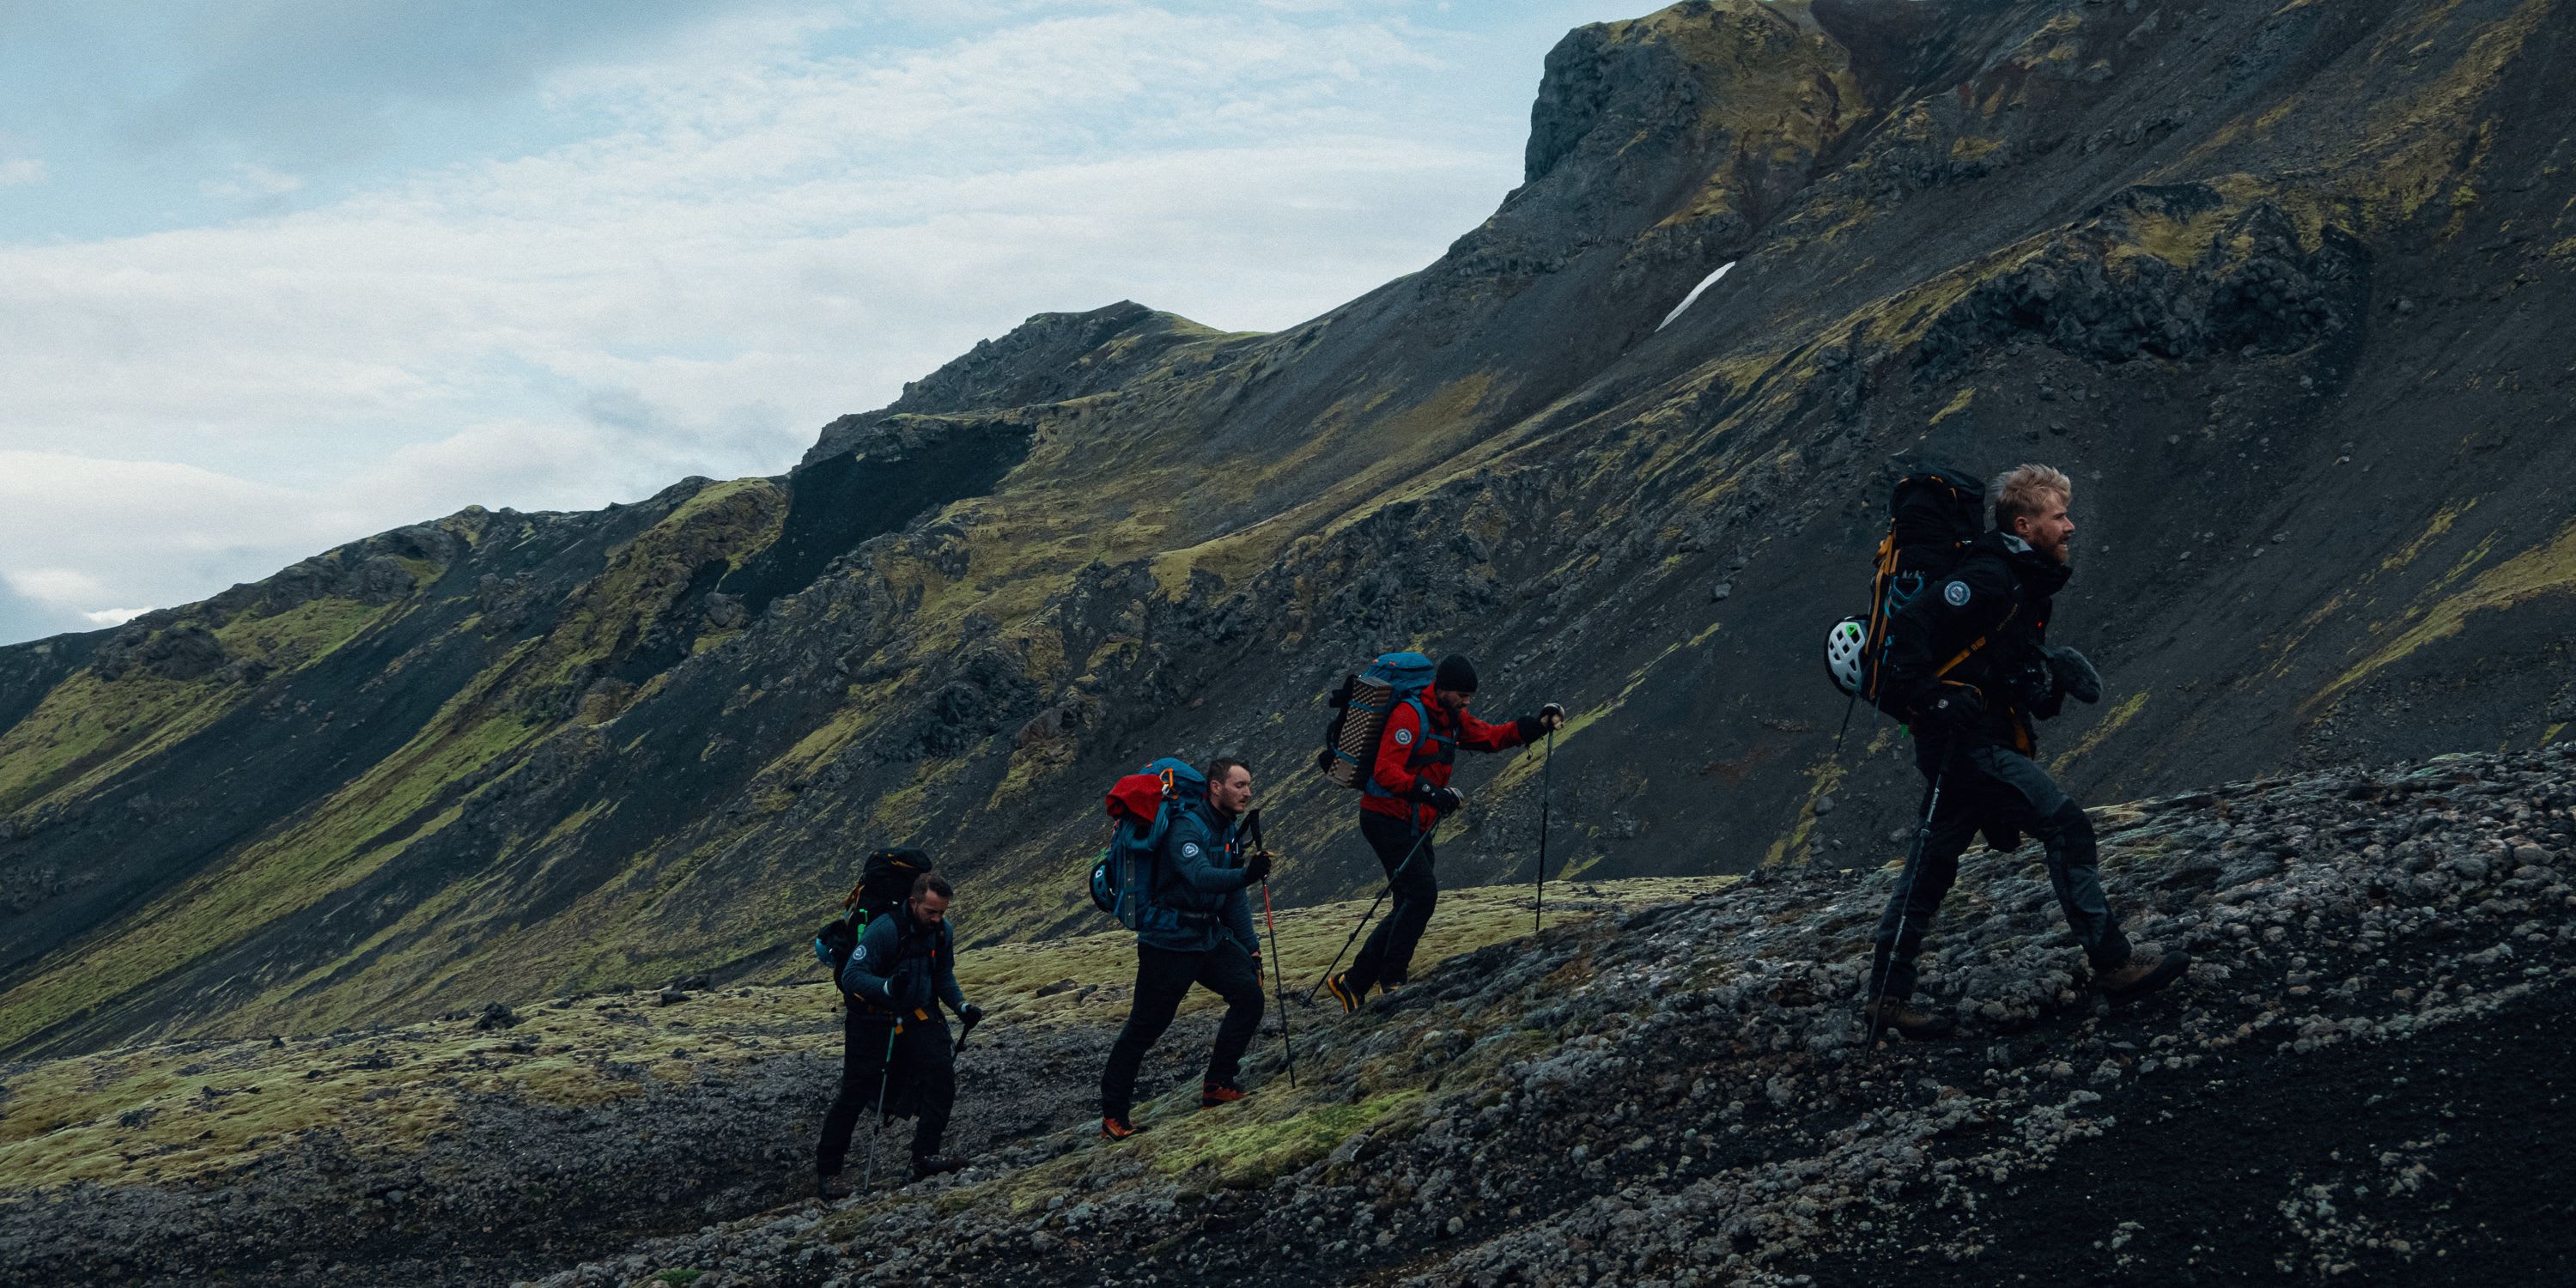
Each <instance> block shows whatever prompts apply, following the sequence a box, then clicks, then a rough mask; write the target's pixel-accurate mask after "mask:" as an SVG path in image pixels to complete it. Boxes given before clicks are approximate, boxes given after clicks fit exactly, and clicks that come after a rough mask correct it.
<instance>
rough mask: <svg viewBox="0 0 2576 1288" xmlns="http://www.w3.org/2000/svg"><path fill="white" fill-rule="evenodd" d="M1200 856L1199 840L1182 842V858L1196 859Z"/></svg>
mask: <svg viewBox="0 0 2576 1288" xmlns="http://www.w3.org/2000/svg"><path fill="white" fill-rule="evenodd" d="M1198 856H1199V843H1198V842H1196V841H1183V842H1181V857H1182V858H1185V859H1195V858H1197V857H1198Z"/></svg>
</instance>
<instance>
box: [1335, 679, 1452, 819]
mask: <svg viewBox="0 0 2576 1288" xmlns="http://www.w3.org/2000/svg"><path fill="white" fill-rule="evenodd" d="M1437 671H1438V667H1437V666H1435V665H1434V664H1433V662H1432V661H1431V659H1430V658H1428V657H1425V656H1423V655H1422V654H1420V653H1381V654H1379V655H1378V657H1377V659H1376V660H1375V661H1372V662H1370V663H1369V664H1368V669H1367V670H1365V671H1362V672H1360V673H1359V674H1357V675H1344V676H1343V677H1342V685H1341V687H1340V688H1338V689H1335V690H1334V691H1333V692H1332V694H1331V695H1330V696H1328V697H1326V698H1325V699H1324V701H1325V703H1326V704H1327V705H1329V706H1331V707H1332V708H1333V719H1332V723H1330V724H1328V725H1326V726H1325V728H1324V749H1323V751H1322V752H1320V753H1318V754H1317V755H1316V757H1315V768H1317V769H1320V770H1322V771H1323V773H1324V777H1325V778H1326V779H1329V780H1330V781H1333V782H1336V783H1339V784H1341V785H1342V786H1344V787H1356V788H1359V789H1361V790H1362V791H1366V790H1368V789H1369V787H1370V785H1371V784H1372V783H1374V782H1375V781H1376V780H1375V779H1374V777H1373V776H1372V775H1371V772H1370V771H1371V770H1372V769H1373V768H1374V766H1375V763H1376V760H1377V740H1378V737H1379V736H1380V735H1381V734H1384V733H1385V732H1386V718H1387V716H1389V715H1390V714H1392V713H1393V712H1394V711H1395V707H1396V704H1397V703H1399V702H1409V703H1411V704H1413V706H1414V708H1415V711H1414V714H1416V715H1418V716H1420V717H1422V727H1423V728H1424V729H1429V728H1430V727H1431V713H1430V712H1429V711H1427V710H1424V709H1422V693H1423V690H1425V689H1428V688H1430V687H1431V680H1432V676H1433V675H1434V674H1435V673H1436V672H1437Z"/></svg>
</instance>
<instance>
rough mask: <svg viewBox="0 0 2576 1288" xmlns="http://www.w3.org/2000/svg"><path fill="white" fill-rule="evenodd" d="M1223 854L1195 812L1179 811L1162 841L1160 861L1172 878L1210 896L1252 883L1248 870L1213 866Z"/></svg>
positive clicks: (1222, 848)
mask: <svg viewBox="0 0 2576 1288" xmlns="http://www.w3.org/2000/svg"><path fill="white" fill-rule="evenodd" d="M1224 852H1225V846H1224V845H1223V844H1222V843H1221V842H1219V841H1218V840H1217V839H1216V837H1215V836H1213V835H1211V834H1210V833H1209V832H1208V826H1207V823H1206V822H1205V821H1203V820H1202V819H1200V818H1199V815H1198V812H1197V811H1196V810H1188V811H1182V812H1181V813H1180V817H1178V818H1175V819H1173V820H1172V830H1171V834H1170V835H1168V836H1166V837H1164V838H1163V858H1164V860H1165V861H1166V862H1167V863H1169V864H1170V865H1171V872H1172V875H1173V876H1174V877H1175V878H1177V879H1178V880H1179V881H1180V882H1181V883H1182V884H1184V885H1187V886H1189V887H1190V888H1191V889H1193V890H1205V891H1207V892H1208V893H1210V894H1224V893H1227V892H1228V891H1233V890H1240V889H1242V888H1244V887H1245V886H1248V885H1250V884H1252V873H1251V872H1250V871H1249V870H1247V869H1244V868H1226V867H1219V866H1217V863H1216V858H1217V856H1218V855H1219V854H1222V853H1224Z"/></svg>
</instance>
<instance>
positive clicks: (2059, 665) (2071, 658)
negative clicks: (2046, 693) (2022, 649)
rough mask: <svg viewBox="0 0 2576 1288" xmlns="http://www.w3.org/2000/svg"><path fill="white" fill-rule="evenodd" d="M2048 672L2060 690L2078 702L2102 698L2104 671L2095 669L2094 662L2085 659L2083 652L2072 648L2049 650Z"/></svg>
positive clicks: (2094, 700) (2097, 700) (2095, 700)
mask: <svg viewBox="0 0 2576 1288" xmlns="http://www.w3.org/2000/svg"><path fill="white" fill-rule="evenodd" d="M2048 674H2049V678H2050V679H2052V680H2054V681H2055V682H2056V684H2057V691H2058V692H2060V693H2063V694H2065V695H2066V696H2068V697H2070V698H2073V699H2075V700H2076V701H2078V702H2099V701H2101V700H2102V673H2101V672H2099V671H2096V670H2094V669H2093V664H2092V663H2091V662H2088V661H2086V660H2084V655H2083V654H2081V653H2078V652H2076V651H2075V650H2073V649H2071V648H2053V649H2050V650H2048Z"/></svg>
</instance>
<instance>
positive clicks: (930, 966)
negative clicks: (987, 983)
mask: <svg viewBox="0 0 2576 1288" xmlns="http://www.w3.org/2000/svg"><path fill="white" fill-rule="evenodd" d="M841 991H842V992H844V993H848V994H850V995H851V996H852V997H855V998H858V999H859V1000H861V1001H862V1002H865V1003H867V1004H868V1005H867V1006H866V1007H862V1008H860V1009H861V1011H862V1013H863V1014H864V1013H870V1012H874V1013H880V1014H882V1015H883V1016H884V1018H886V1019H888V1020H892V1019H896V1018H898V1017H901V1016H906V1015H910V1014H912V1013H914V1012H916V1011H922V1012H926V1011H928V1010H929V1009H930V1004H931V999H932V998H934V997H936V998H937V999H938V1000H939V1001H942V1002H945V1003H947V1004H948V1009H949V1010H951V1011H961V1010H964V1009H965V1007H966V995H965V994H964V993H961V992H959V991H958V989H957V947H956V939H955V937H953V936H952V935H950V934H949V933H948V923H946V922H944V921H943V922H941V923H940V924H939V926H938V927H937V928H936V929H935V930H925V929H923V927H922V925H921V923H920V922H918V921H915V920H914V919H913V916H912V907H911V905H910V904H905V905H904V906H902V907H898V908H896V909H895V910H894V911H893V912H891V913H888V914H886V915H885V916H882V917H879V918H877V919H876V920H874V921H871V922H869V923H868V929H867V932H866V933H865V934H862V935H860V936H859V946H858V947H856V948H853V949H851V950H850V961H849V964H848V965H846V966H843V967H842V968H841Z"/></svg>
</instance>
